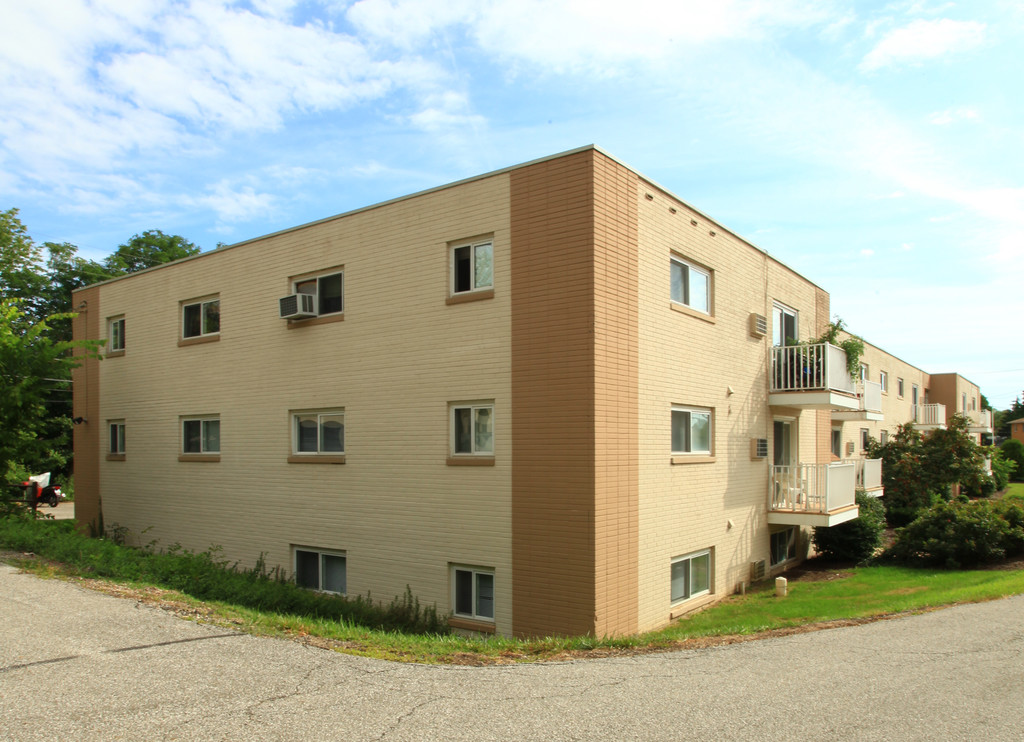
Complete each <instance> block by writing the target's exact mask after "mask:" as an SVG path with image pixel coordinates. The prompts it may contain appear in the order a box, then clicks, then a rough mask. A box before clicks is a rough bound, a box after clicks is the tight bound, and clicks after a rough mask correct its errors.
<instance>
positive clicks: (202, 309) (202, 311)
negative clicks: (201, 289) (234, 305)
mask: <svg viewBox="0 0 1024 742" xmlns="http://www.w3.org/2000/svg"><path fill="white" fill-rule="evenodd" d="M210 304H216V305H217V310H218V316H217V331H216V332H206V331H205V327H204V326H205V324H206V323H205V322H204V321H203V320H204V319H205V317H206V307H207V306H209V305H210ZM196 305H198V306H199V334H198V335H186V334H185V310H186V309H187V308H188V307H194V306H196ZM214 335H220V296H214V297H210V298H208V299H189V300H188V301H183V302H182V303H181V338H182V340H192V339H193V338H204V337H213V336H214Z"/></svg>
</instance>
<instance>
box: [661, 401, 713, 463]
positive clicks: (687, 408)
mask: <svg viewBox="0 0 1024 742" xmlns="http://www.w3.org/2000/svg"><path fill="white" fill-rule="evenodd" d="M672 412H686V413H689V414H690V416H691V417H690V425H691V428H690V429H691V431H692V430H693V428H692V425H693V417H692V416H693V414H694V413H696V414H698V415H707V416H708V448H707V450H706V451H705V450H698V451H694V450H692V448H693V445H692V436H691V445H690V448H691V450H689V451H676V450H674V449H675V447H674V446H672V443H671V441H672V422H671V418H670V422H669V445H670V446H671V447H672V448H673V450H672V455H673V456H711V455H712V454H713V453H714V450H715V411H714V409H713V408H711V407H693V406H691V405H675V404H674V405H672Z"/></svg>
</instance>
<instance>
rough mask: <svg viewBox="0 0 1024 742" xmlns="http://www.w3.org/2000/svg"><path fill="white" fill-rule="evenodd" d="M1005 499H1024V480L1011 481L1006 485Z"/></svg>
mask: <svg viewBox="0 0 1024 742" xmlns="http://www.w3.org/2000/svg"><path fill="white" fill-rule="evenodd" d="M1003 498H1004V499H1013V500H1024V482H1010V484H1008V485H1007V487H1006V494H1004V495H1003Z"/></svg>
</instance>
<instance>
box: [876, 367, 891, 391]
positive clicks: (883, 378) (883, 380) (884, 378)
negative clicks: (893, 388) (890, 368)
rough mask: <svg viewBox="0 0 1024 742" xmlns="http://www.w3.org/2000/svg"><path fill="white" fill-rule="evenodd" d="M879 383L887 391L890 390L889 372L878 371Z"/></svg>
mask: <svg viewBox="0 0 1024 742" xmlns="http://www.w3.org/2000/svg"><path fill="white" fill-rule="evenodd" d="M878 383H879V385H880V386H881V387H882V391H883V392H885V393H888V392H889V374H887V373H886V372H885V371H879V372H878Z"/></svg>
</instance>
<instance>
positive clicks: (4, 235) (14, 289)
mask: <svg viewBox="0 0 1024 742" xmlns="http://www.w3.org/2000/svg"><path fill="white" fill-rule="evenodd" d="M41 265H42V251H41V250H40V249H39V247H38V246H36V244H35V243H34V242H33V241H32V238H31V237H29V235H28V230H27V229H26V228H25V225H24V224H22V222H21V219H19V218H18V210H17V209H8V210H7V211H0V289H2V290H3V294H2V298H7V299H21V300H22V301H23V302H24V307H23V310H22V311H25V312H28V313H29V314H32V315H33V316H38V315H39V314H40V312H41V307H40V304H41V300H40V296H41V294H42V292H43V289H44V287H45V285H46V280H45V277H44V276H43V275H42V274H41V271H40V267H41Z"/></svg>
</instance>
